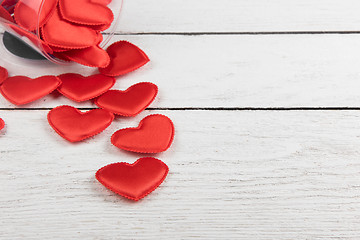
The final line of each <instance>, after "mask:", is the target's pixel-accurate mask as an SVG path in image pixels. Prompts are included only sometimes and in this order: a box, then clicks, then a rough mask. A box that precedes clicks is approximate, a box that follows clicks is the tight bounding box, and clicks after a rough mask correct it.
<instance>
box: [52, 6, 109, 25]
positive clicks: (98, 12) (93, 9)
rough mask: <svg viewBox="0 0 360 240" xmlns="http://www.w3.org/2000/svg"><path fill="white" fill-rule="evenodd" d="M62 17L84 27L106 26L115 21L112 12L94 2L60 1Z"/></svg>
mask: <svg viewBox="0 0 360 240" xmlns="http://www.w3.org/2000/svg"><path fill="white" fill-rule="evenodd" d="M59 7H60V12H61V16H62V17H63V18H64V19H66V20H67V21H69V22H73V23H76V24H82V25H105V24H110V23H111V22H112V21H113V20H114V15H113V13H112V11H111V10H110V9H109V8H108V7H107V6H106V5H103V4H98V3H96V2H92V0H76V1H74V0H59ZM80 9H81V10H80Z"/></svg>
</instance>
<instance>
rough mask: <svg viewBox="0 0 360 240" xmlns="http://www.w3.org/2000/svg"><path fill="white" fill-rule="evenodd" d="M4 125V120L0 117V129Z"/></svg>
mask: <svg viewBox="0 0 360 240" xmlns="http://www.w3.org/2000/svg"><path fill="white" fill-rule="evenodd" d="M4 127H5V122H4V120H2V119H1V118H0V130H2V129H3V128H4Z"/></svg>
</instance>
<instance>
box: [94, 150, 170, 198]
mask: <svg viewBox="0 0 360 240" xmlns="http://www.w3.org/2000/svg"><path fill="white" fill-rule="evenodd" d="M168 172H169V168H168V166H167V165H166V164H165V163H163V162H162V161H160V160H158V159H156V158H150V157H148V158H140V159H138V160H137V161H136V162H135V163H133V164H128V163H124V162H122V163H113V164H110V165H107V166H105V167H103V168H101V169H99V170H98V171H97V172H96V175H95V176H96V179H97V180H98V181H99V182H100V183H101V184H102V185H104V186H105V187H107V188H108V189H110V190H111V191H113V192H115V193H117V194H119V195H121V196H123V197H126V198H128V199H131V200H135V201H138V200H140V199H142V198H143V197H145V196H146V195H148V194H149V193H151V192H152V191H154V190H155V189H156V188H157V187H158V186H159V185H160V184H161V183H162V182H163V181H164V180H165V178H166V176H167V174H168Z"/></svg>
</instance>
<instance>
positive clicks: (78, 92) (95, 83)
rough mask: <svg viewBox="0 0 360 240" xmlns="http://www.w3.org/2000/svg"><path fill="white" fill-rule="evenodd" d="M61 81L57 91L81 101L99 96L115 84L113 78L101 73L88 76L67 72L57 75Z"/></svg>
mask: <svg viewBox="0 0 360 240" xmlns="http://www.w3.org/2000/svg"><path fill="white" fill-rule="evenodd" d="M58 77H59V78H60V80H61V81H62V84H61V86H60V87H59V88H58V91H59V92H60V93H61V94H62V95H64V96H66V97H67V98H70V99H71V100H74V101H76V102H83V101H86V100H90V99H93V98H95V97H97V96H100V95H101V94H103V93H104V92H106V91H107V90H109V89H110V88H111V87H112V86H113V85H114V84H115V78H113V77H108V76H105V75H102V74H97V75H92V76H88V77H84V76H81V75H80V74H75V73H67V74H63V75H60V76H58Z"/></svg>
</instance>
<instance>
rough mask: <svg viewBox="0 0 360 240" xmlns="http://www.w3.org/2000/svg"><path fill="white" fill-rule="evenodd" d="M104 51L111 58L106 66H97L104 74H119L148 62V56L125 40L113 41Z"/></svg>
mask: <svg viewBox="0 0 360 240" xmlns="http://www.w3.org/2000/svg"><path fill="white" fill-rule="evenodd" d="M106 51H107V52H108V54H109V56H110V59H111V60H110V64H109V65H108V66H107V67H106V68H99V71H100V72H101V73H102V74H104V75H108V76H120V75H123V74H126V73H129V72H132V71H134V70H136V69H138V68H140V67H142V66H143V65H145V64H146V63H147V62H149V58H148V56H147V55H146V54H145V53H144V52H143V51H142V50H141V49H140V48H138V47H137V46H135V45H133V44H131V43H129V42H126V41H119V42H116V43H113V44H112V45H111V46H110V47H108V49H107V50H106Z"/></svg>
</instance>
